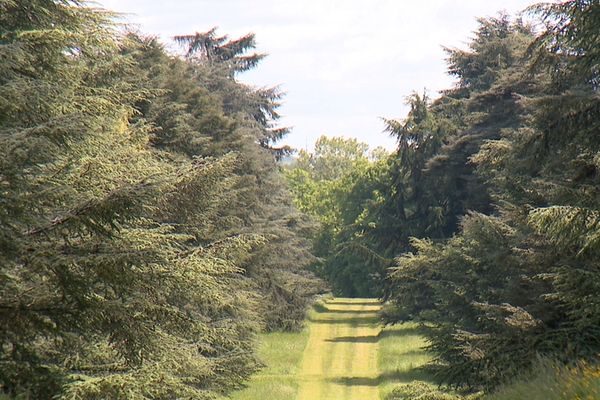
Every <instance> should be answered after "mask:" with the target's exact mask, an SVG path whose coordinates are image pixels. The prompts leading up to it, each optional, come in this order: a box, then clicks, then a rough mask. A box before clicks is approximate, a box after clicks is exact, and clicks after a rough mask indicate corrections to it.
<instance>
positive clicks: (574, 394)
mask: <svg viewBox="0 0 600 400" xmlns="http://www.w3.org/2000/svg"><path fill="white" fill-rule="evenodd" d="M598 397H600V371H599V369H598V366H597V365H595V364H586V363H581V362H580V363H577V364H575V365H570V366H564V365H561V364H558V363H556V362H550V361H548V360H540V361H539V362H537V363H536V365H535V368H534V370H533V371H531V372H530V373H528V374H525V375H524V376H523V377H520V378H519V379H518V380H516V381H515V382H511V383H510V384H507V385H503V386H501V387H500V388H498V389H497V390H496V391H494V392H493V393H491V394H489V395H486V396H484V397H483V399H486V400H512V399H531V400H567V399H597V398H598Z"/></svg>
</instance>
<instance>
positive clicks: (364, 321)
mask: <svg viewBox="0 0 600 400" xmlns="http://www.w3.org/2000/svg"><path fill="white" fill-rule="evenodd" d="M308 320H309V321H310V322H314V323H317V324H346V325H352V326H364V325H374V324H378V323H379V318H378V317H370V316H364V317H361V316H358V317H351V318H336V319H326V318H309V319H308Z"/></svg>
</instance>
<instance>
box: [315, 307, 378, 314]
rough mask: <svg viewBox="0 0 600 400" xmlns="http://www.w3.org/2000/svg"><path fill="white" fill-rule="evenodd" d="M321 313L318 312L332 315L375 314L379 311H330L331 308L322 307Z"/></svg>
mask: <svg viewBox="0 0 600 400" xmlns="http://www.w3.org/2000/svg"><path fill="white" fill-rule="evenodd" d="M324 308H325V309H324V310H323V311H319V312H330V313H332V314H377V313H379V310H332V309H331V308H327V307H324Z"/></svg>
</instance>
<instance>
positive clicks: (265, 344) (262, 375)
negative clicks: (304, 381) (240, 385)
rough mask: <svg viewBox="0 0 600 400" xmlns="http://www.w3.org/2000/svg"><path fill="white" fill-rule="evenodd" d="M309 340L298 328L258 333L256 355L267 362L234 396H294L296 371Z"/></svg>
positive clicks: (246, 399) (253, 399) (280, 399)
mask: <svg viewBox="0 0 600 400" xmlns="http://www.w3.org/2000/svg"><path fill="white" fill-rule="evenodd" d="M307 340H308V329H306V328H305V329H304V330H303V331H301V332H273V333H265V334H262V335H260V345H259V348H258V356H259V358H260V359H261V360H262V361H263V362H264V363H265V364H266V366H265V368H263V369H262V370H261V371H260V372H258V373H257V374H256V375H255V376H253V377H252V379H251V380H250V382H249V383H248V385H247V387H246V388H245V389H242V390H240V391H237V392H234V393H233V394H232V395H231V397H230V398H231V399H233V400H259V399H265V400H293V399H294V398H295V397H296V393H297V392H298V383H297V381H296V377H295V375H296V373H297V372H298V367H299V366H300V362H301V360H302V353H303V351H304V347H305V346H306V342H307Z"/></svg>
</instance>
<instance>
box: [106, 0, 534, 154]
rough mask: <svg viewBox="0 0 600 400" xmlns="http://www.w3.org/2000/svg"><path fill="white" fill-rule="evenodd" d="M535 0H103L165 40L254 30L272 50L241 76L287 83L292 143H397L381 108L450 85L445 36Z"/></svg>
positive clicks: (387, 112)
mask: <svg viewBox="0 0 600 400" xmlns="http://www.w3.org/2000/svg"><path fill="white" fill-rule="evenodd" d="M533 3H535V1H532V0H503V1H498V0H477V1H476V0H454V1H451V0H420V1H419V0H411V1H406V0H396V1H394V0H370V1H367V0H362V1H360V0H320V1H319V0H305V1H300V0H296V1H290V0H281V1H276V0H252V1H251V0H195V1H194V0H176V1H172V2H171V1H169V2H167V1H158V0H100V1H98V4H99V5H100V6H102V7H104V8H107V9H111V10H114V11H118V12H122V13H125V15H124V17H123V22H127V23H130V24H133V25H134V26H135V27H136V28H137V29H139V30H140V31H141V32H143V33H146V34H151V35H156V36H158V37H159V38H160V39H161V40H162V41H163V42H164V43H166V44H168V43H169V42H170V38H171V37H172V36H175V35H182V34H191V33H194V32H205V31H207V30H209V29H210V28H212V27H215V26H216V27H219V30H218V33H219V34H227V35H229V36H230V37H231V38H236V37H239V36H242V35H244V34H246V33H248V32H253V33H255V34H256V40H257V51H259V52H264V53H268V54H269V56H268V57H267V58H266V59H264V60H263V61H262V62H261V64H260V65H259V66H258V67H257V69H255V70H253V71H250V72H247V73H245V74H243V75H240V76H239V79H240V80H241V81H243V82H245V83H248V84H251V85H254V86H275V85H280V86H281V89H282V90H283V91H284V92H286V96H285V98H284V104H283V106H282V107H281V108H280V112H281V114H282V115H283V118H282V120H281V125H284V126H291V127H292V128H293V130H292V133H291V134H290V135H289V136H288V137H287V138H286V139H285V141H284V142H285V143H286V144H290V145H291V146H293V147H296V148H305V147H306V148H308V149H309V150H310V149H311V148H312V146H313V144H314V142H315V140H316V139H317V138H318V137H319V136H321V135H323V134H326V135H328V136H346V137H354V138H357V139H359V140H360V141H363V142H366V143H369V145H371V146H372V147H376V146H384V147H386V148H387V149H392V148H393V147H394V141H393V140H392V139H391V138H390V137H388V136H387V135H386V134H385V133H382V130H383V123H382V121H381V117H385V118H402V117H404V116H405V115H406V112H407V107H406V106H405V104H404V99H405V97H406V96H407V95H409V94H410V93H411V92H412V91H415V90H416V91H419V92H422V91H423V89H425V88H426V89H427V91H428V93H429V94H430V96H431V97H436V96H437V92H438V91H439V90H442V89H445V88H448V87H451V86H452V78H451V77H449V76H448V75H447V74H446V66H445V63H444V57H445V53H444V51H443V49H442V46H446V47H459V48H466V44H467V42H468V39H469V37H470V36H471V33H472V32H473V31H474V30H475V29H476V28H477V22H476V18H477V17H485V16H494V15H496V14H497V12H498V11H500V10H503V11H506V12H508V13H510V14H514V13H516V12H518V11H520V10H522V9H524V8H525V7H527V6H529V5H531V4H533Z"/></svg>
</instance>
